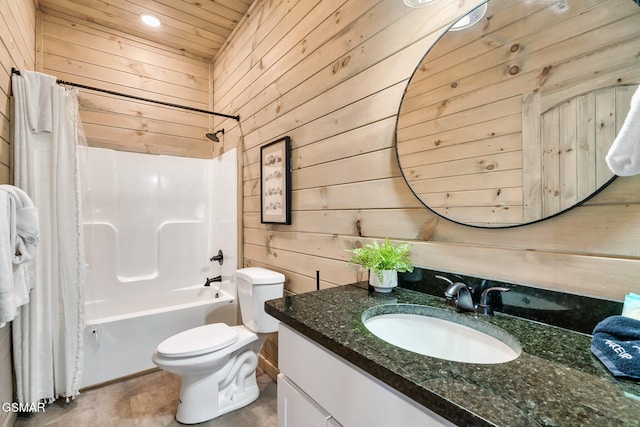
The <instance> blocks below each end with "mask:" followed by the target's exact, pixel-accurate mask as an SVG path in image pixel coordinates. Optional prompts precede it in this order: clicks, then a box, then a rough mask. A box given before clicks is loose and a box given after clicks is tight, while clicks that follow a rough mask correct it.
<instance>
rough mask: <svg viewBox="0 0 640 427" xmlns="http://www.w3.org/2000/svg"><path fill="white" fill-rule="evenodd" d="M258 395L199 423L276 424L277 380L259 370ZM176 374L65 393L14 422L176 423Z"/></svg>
mask: <svg viewBox="0 0 640 427" xmlns="http://www.w3.org/2000/svg"><path fill="white" fill-rule="evenodd" d="M258 385H259V387H260V397H259V398H258V400H256V401H255V402H253V403H252V404H250V405H248V406H245V407H244V408H241V409H238V410H236V411H233V412H230V413H228V414H225V415H223V416H221V417H218V418H216V419H214V420H211V421H207V422H204V423H201V424H197V426H202V427H275V426H277V425H278V419H277V403H276V402H277V401H276V384H275V383H274V382H273V381H272V380H271V378H269V377H268V376H267V375H266V374H264V373H263V372H261V370H260V369H259V370H258ZM179 391H180V377H178V376H176V375H173V374H170V373H168V372H164V371H154V372H151V373H147V374H144V375H141V376H137V377H134V378H129V379H127V380H125V381H121V382H117V383H113V384H109V385H105V386H102V387H97V388H93V389H89V390H86V391H84V392H82V393H80V395H79V396H78V397H77V398H76V399H75V400H74V401H72V402H70V403H68V404H65V403H64V400H63V399H60V400H59V401H57V402H54V403H53V404H51V405H49V406H47V407H46V409H45V411H44V412H41V413H36V414H33V415H20V416H19V417H18V419H17V421H16V423H15V427H44V426H47V427H129V426H133V427H159V426H166V427H177V426H182V425H183V424H180V423H178V422H177V421H176V420H175V412H176V408H177V406H178V394H179Z"/></svg>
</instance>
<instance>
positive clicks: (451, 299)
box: [435, 276, 511, 316]
mask: <svg viewBox="0 0 640 427" xmlns="http://www.w3.org/2000/svg"><path fill="white" fill-rule="evenodd" d="M435 277H436V279H441V280H444V281H446V282H449V287H448V288H447V290H446V291H444V297H445V298H446V299H447V305H450V306H452V307H454V308H455V309H456V310H457V311H459V312H461V311H473V312H475V313H476V314H482V315H485V316H493V308H492V307H491V304H490V302H489V301H490V297H489V295H490V294H491V292H509V291H510V290H511V289H509V288H504V287H492V288H488V289H485V290H484V291H482V294H481V295H480V302H479V303H478V304H475V303H474V301H473V294H472V292H473V288H472V287H470V286H468V285H466V284H464V283H462V282H455V283H454V282H453V281H451V280H450V279H449V278H447V277H444V276H435Z"/></svg>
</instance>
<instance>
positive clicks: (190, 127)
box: [42, 13, 214, 158]
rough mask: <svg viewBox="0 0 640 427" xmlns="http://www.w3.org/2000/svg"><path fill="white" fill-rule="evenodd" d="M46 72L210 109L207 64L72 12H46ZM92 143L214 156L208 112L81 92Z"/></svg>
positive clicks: (122, 148) (87, 131)
mask: <svg viewBox="0 0 640 427" xmlns="http://www.w3.org/2000/svg"><path fill="white" fill-rule="evenodd" d="M43 21H44V22H43V30H42V31H43V34H42V40H43V43H42V49H43V52H42V53H43V55H42V60H43V64H42V70H43V71H44V72H46V73H49V74H52V75H55V76H57V77H58V78H60V79H63V80H68V81H72V82H75V83H80V84H85V85H89V86H95V87H99V88H102V89H107V90H113V91H117V92H121V93H126V94H131V95H134V96H139V97H143V98H149V99H154V100H158V101H163V102H169V103H175V104H181V105H186V106H189V107H193V108H199V109H206V110H208V109H209V106H210V93H209V84H210V82H209V79H210V77H209V64H208V63H207V62H206V61H203V60H196V59H194V58H188V57H185V55H184V54H183V52H180V51H176V50H174V49H172V48H169V47H166V46H161V45H157V44H156V45H152V44H151V42H149V41H146V40H141V39H138V38H136V37H135V36H132V35H129V34H124V33H118V32H117V31H116V30H112V29H106V28H100V27H99V26H98V25H95V24H93V25H88V24H84V23H82V22H80V21H77V20H75V19H74V18H70V17H66V18H65V17H61V16H51V15H49V14H46V13H45V14H44V20H43ZM79 102H80V107H81V108H80V116H81V119H82V120H83V123H84V127H85V134H86V137H87V142H88V143H89V145H90V146H95V147H103V148H111V149H117V150H125V151H134V152H143V153H155V154H167V155H174V156H186V157H199V158H212V157H213V156H214V146H213V144H212V143H211V141H209V140H208V139H207V138H206V137H205V133H206V132H207V131H208V129H209V123H210V120H211V119H210V117H209V116H208V115H206V114H202V113H195V112H188V111H185V110H180V109H176V108H172V107H164V106H159V105H157V104H151V103H146V102H142V101H136V100H131V99H127V98H123V97H118V96H111V95H106V94H102V93H99V92H92V91H90V90H86V89H80V92H79Z"/></svg>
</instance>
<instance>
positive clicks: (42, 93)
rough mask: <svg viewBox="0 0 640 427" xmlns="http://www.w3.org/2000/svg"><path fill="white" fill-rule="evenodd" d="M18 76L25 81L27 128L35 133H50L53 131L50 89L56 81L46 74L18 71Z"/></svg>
mask: <svg viewBox="0 0 640 427" xmlns="http://www.w3.org/2000/svg"><path fill="white" fill-rule="evenodd" d="M20 75H21V76H22V78H24V80H25V86H24V89H25V95H26V97H27V102H26V107H27V120H28V121H29V128H30V129H31V130H32V131H33V132H35V133H40V132H51V130H52V129H53V125H52V123H53V101H52V99H53V98H52V87H54V86H55V84H56V82H57V79H56V78H55V77H54V76H50V75H48V74H42V73H38V72H37V71H29V70H23V71H20Z"/></svg>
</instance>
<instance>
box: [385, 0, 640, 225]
mask: <svg viewBox="0 0 640 427" xmlns="http://www.w3.org/2000/svg"><path fill="white" fill-rule="evenodd" d="M639 51H640V7H638V4H636V2H635V1H634V0H616V1H615V5H614V4H612V2H611V1H608V0H590V1H584V0H561V1H527V0H522V1H513V0H490V1H488V2H486V3H483V4H481V5H480V6H479V7H477V8H476V9H474V10H473V11H471V12H470V13H469V14H468V15H467V16H465V17H463V18H461V19H460V20H459V21H458V22H456V23H454V25H453V26H452V27H451V28H450V29H449V30H448V31H447V32H446V33H445V34H443V35H442V37H441V38H440V39H439V40H438V42H436V43H435V44H434V45H433V46H432V48H431V49H430V50H429V52H427V54H426V55H425V57H424V58H423V60H422V61H421V63H420V64H419V65H418V67H417V68H416V71H415V72H414V74H413V76H412V77H411V79H410V81H409V84H408V85H407V89H406V91H405V94H404V96H403V99H402V104H401V106H400V111H399V113H398V121H397V128H396V149H397V154H398V161H399V163H400V168H401V170H402V173H403V175H404V178H405V180H406V181H407V183H408V184H409V186H410V188H411V190H412V191H413V192H414V193H415V194H416V196H417V197H418V198H419V199H420V200H421V201H422V202H423V203H424V204H425V206H427V207H428V208H429V209H431V210H432V211H434V212H435V213H437V214H438V215H441V216H443V217H445V218H447V219H450V220H452V221H455V222H458V223H462V224H467V225H471V226H476V227H493V228H500V227H513V226H518V225H523V224H529V223H532V222H536V221H540V220H543V219H546V218H549V217H551V216H554V215H557V214H559V213H561V212H564V211H566V210H567V209H570V208H571V207H574V206H576V205H578V204H580V203H582V202H584V201H585V200H587V199H588V198H590V197H591V196H593V195H594V194H595V193H597V192H598V191H599V190H601V189H602V188H604V186H606V185H607V184H608V183H609V182H611V181H612V180H613V179H614V178H615V176H614V175H613V174H612V173H611V171H610V170H609V169H608V167H607V165H606V163H605V155H606V154H607V152H608V150H609V147H610V146H611V144H612V143H613V140H614V139H615V135H616V134H617V132H618V131H619V130H620V128H621V127H622V123H623V122H624V119H625V118H626V115H627V113H628V111H629V108H630V107H629V104H630V101H631V96H632V95H633V93H634V91H635V89H636V88H637V85H638V83H639V82H640V62H638V59H637V56H636V55H637V52H639Z"/></svg>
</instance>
